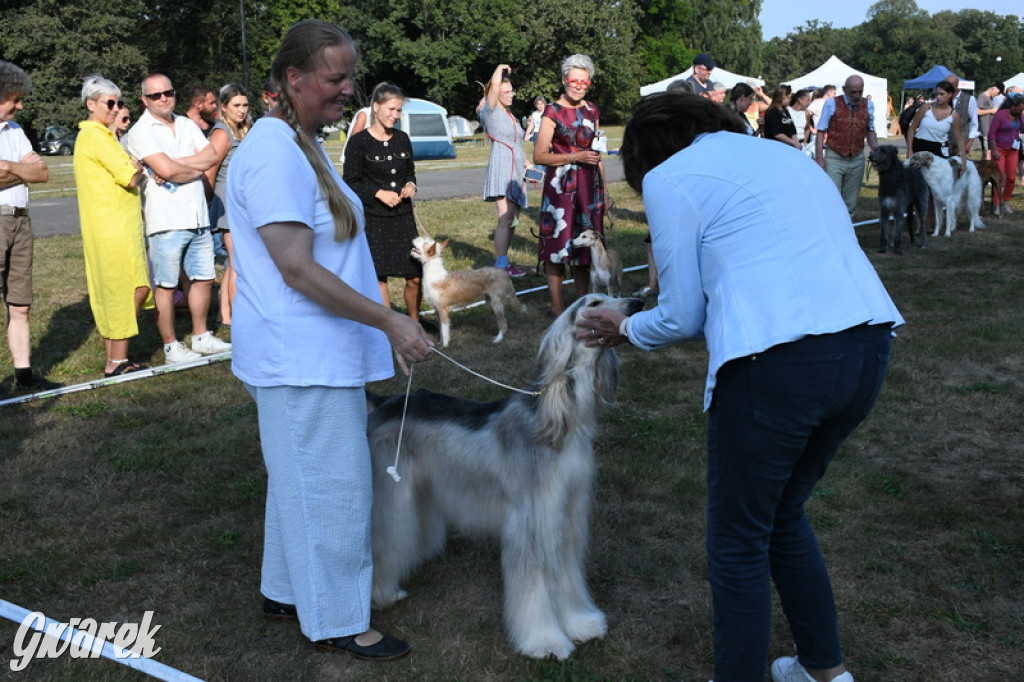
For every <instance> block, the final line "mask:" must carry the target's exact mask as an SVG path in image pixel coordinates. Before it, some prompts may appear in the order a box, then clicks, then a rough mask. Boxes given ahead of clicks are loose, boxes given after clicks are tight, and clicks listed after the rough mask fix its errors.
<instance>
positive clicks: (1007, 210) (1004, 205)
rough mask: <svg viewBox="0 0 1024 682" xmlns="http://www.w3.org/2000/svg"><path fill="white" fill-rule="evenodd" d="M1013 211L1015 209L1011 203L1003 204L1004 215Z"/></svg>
mask: <svg viewBox="0 0 1024 682" xmlns="http://www.w3.org/2000/svg"><path fill="white" fill-rule="evenodd" d="M1011 213H1013V209H1012V208H1010V205H1009V204H1003V215H1010V214H1011Z"/></svg>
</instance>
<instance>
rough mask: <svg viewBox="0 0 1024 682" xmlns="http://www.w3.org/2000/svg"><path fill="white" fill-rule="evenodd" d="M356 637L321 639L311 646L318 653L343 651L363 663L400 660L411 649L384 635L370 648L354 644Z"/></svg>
mask: <svg viewBox="0 0 1024 682" xmlns="http://www.w3.org/2000/svg"><path fill="white" fill-rule="evenodd" d="M356 636H357V635H349V636H348V637H335V638H333V639H321V640H320V641H319V642H313V646H315V647H316V648H317V649H319V650H320V651H343V652H345V653H346V654H352V655H353V656H355V657H356V658H360V659H362V660H364V661H388V660H391V659H394V658H401V657H402V656H405V655H406V654H407V653H409V650H410V649H412V647H411V646H409V644H408V643H407V642H403V641H402V640H400V639H395V638H394V637H392V636H390V635H385V634H384V633H381V636H380V637H381V638H380V641H379V642H377V643H376V644H371V645H370V646H362V645H361V644H356Z"/></svg>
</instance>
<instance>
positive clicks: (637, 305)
mask: <svg viewBox="0 0 1024 682" xmlns="http://www.w3.org/2000/svg"><path fill="white" fill-rule="evenodd" d="M626 301H627V304H628V307H627V308H626V314H627V315H633V314H635V313H638V312H640V311H641V310H643V309H644V302H643V299H639V298H627V299H626Z"/></svg>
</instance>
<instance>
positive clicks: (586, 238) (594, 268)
mask: <svg viewBox="0 0 1024 682" xmlns="http://www.w3.org/2000/svg"><path fill="white" fill-rule="evenodd" d="M572 245H573V246H576V247H579V248H589V249H590V290H591V291H600V290H602V289H604V291H605V293H607V294H608V295H609V296H619V295H620V294H621V293H622V258H621V257H620V256H619V252H618V251H616V250H615V249H606V248H605V246H604V241H603V240H602V239H601V235H599V234H598V233H597V232H595V231H594V230H583V232H581V233H580V236H578V237H576V238H575V239H573V240H572Z"/></svg>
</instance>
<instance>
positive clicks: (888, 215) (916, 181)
mask: <svg viewBox="0 0 1024 682" xmlns="http://www.w3.org/2000/svg"><path fill="white" fill-rule="evenodd" d="M868 160H869V161H870V162H871V165H872V166H874V167H875V169H876V170H877V171H878V210H879V216H878V222H879V224H880V225H881V235H882V239H881V245H880V246H879V247H878V251H879V253H885V252H886V250H889V251H892V252H893V253H903V225H904V223H906V225H907V228H908V230H909V232H910V243H911V244H913V243H914V238H915V235H916V236H917V245H918V246H924V233H925V219H926V216H927V215H928V194H929V192H928V184H927V183H926V182H925V181H924V176H922V174H921V169H920V168H907V167H904V166H903V164H902V163H900V156H899V150H898V149H896V147H894V146H892V145H890V144H884V145H881V146H879V147H878V148H877V149H874V150H873V151H872V152H871V153H870V154H869V155H868ZM915 216H916V217H917V222H918V227H917V229H915V228H914V218H915Z"/></svg>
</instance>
